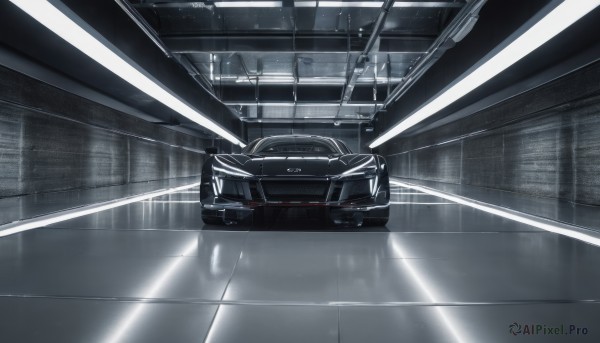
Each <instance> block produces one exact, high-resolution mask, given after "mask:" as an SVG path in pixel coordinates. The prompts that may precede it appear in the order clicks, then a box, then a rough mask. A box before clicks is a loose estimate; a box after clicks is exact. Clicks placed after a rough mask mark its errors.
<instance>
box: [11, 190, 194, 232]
mask: <svg viewBox="0 0 600 343" xmlns="http://www.w3.org/2000/svg"><path fill="white" fill-rule="evenodd" d="M198 186H200V183H199V182H198V183H193V184H190V185H185V186H181V187H177V188H171V189H166V190H160V191H155V192H150V193H146V194H142V195H137V196H133V197H129V198H124V199H119V200H113V201H107V202H103V203H99V204H94V205H88V206H83V207H78V208H75V209H71V210H66V211H61V212H57V213H52V214H48V215H45V216H40V217H36V218H33V219H26V220H21V221H18V222H14V223H9V224H5V225H2V226H0V237H4V236H8V235H13V234H15V233H19V232H23V231H27V230H32V229H36V228H39V227H43V226H48V225H52V224H56V223H59V222H62V221H65V220H69V219H73V218H78V217H82V216H85V215H88V214H92V213H97V212H101V211H106V210H110V209H113V208H115V207H119V206H124V205H129V204H132V203H134V202H138V201H144V200H148V199H151V198H155V197H159V196H162V195H166V194H170V193H175V192H179V191H183V190H186V189H190V188H194V187H198Z"/></svg>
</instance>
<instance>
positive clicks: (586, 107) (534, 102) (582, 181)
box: [383, 63, 600, 205]
mask: <svg viewBox="0 0 600 343" xmlns="http://www.w3.org/2000/svg"><path fill="white" fill-rule="evenodd" d="M598 80H600V63H596V64H594V65H591V66H588V67H586V68H584V69H581V70H579V71H577V72H574V73H572V74H570V75H568V76H566V77H563V78H561V79H558V80H556V81H554V82H552V83H550V84H547V85H545V86H543V87H540V88H538V89H534V90H532V91H530V92H527V93H525V94H522V95H520V96H518V97H515V98H513V99H510V100H507V101H505V102H503V103H501V104H498V105H496V106H494V107H492V108H489V109H487V110H484V111H482V112H480V113H476V114H474V115H472V116H470V117H467V118H464V119H461V120H458V121H457V122H453V123H450V124H447V125H445V126H442V127H440V128H437V129H435V130H431V131H428V132H423V133H420V134H417V135H415V136H412V137H402V138H397V139H395V140H393V141H391V142H390V143H389V144H386V145H385V147H384V150H383V152H384V155H386V158H387V160H388V162H389V164H390V166H391V174H392V175H394V176H399V177H404V178H412V179H422V180H434V181H441V182H448V183H455V184H466V185H474V186H481V187H489V188H496V189H501V190H507V191H513V192H520V193H525V194H531V195H537V196H545V197H555V198H562V199H566V200H569V201H573V202H577V203H583V204H592V205H600V82H598ZM448 141H450V142H448ZM444 142H448V143H444Z"/></svg>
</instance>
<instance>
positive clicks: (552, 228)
mask: <svg viewBox="0 0 600 343" xmlns="http://www.w3.org/2000/svg"><path fill="white" fill-rule="evenodd" d="M390 184H394V185H398V186H402V187H406V188H412V189H414V190H416V191H420V192H424V193H427V194H431V195H435V196H437V197H440V198H443V199H446V200H450V201H454V202H455V203H458V204H461V205H466V206H469V207H472V208H475V209H478V210H481V211H484V212H487V213H491V214H495V215H497V216H500V217H503V218H506V219H510V220H514V221H517V222H519V223H523V224H526V225H531V226H533V227H537V228H538V229H542V230H545V231H549V232H553V233H556V234H559V235H563V236H567V237H571V238H575V239H578V240H581V241H584V242H586V243H590V244H593V245H597V246H600V235H599V236H594V235H592V234H588V233H586V232H585V230H584V229H579V230H578V229H576V228H573V229H568V228H565V227H560V226H556V225H552V224H549V223H546V222H543V221H540V220H535V219H532V218H531V217H533V216H525V215H519V214H517V213H515V212H513V211H510V210H503V209H500V208H498V207H496V206H493V205H484V204H482V203H478V202H476V201H471V200H467V199H465V198H462V197H457V196H453V195H449V194H446V193H442V192H438V191H436V190H433V189H430V188H426V187H421V186H415V185H411V184H407V183H403V182H398V181H390Z"/></svg>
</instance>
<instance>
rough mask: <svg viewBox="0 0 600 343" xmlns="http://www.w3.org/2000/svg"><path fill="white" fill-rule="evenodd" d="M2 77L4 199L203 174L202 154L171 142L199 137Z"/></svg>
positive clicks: (0, 181)
mask: <svg viewBox="0 0 600 343" xmlns="http://www.w3.org/2000/svg"><path fill="white" fill-rule="evenodd" d="M0 74H2V76H4V78H1V80H0V197H4V196H14V195H21V194H32V193H42V192H50V191H60V190H68V189H76V188H90V187H101V186H107V185H118V184H125V183H129V182H142V181H149V180H160V179H166V178H174V177H184V176H194V175H199V174H200V170H201V165H202V160H203V154H201V153H199V152H194V151H190V150H186V149H184V148H183V147H177V146H175V147H174V146H173V145H175V144H178V143H185V144H187V143H189V144H190V145H191V146H190V148H198V147H201V146H202V145H203V143H201V142H199V141H197V140H195V139H194V138H192V137H190V136H187V135H185V134H179V133H177V132H174V131H171V130H168V129H165V128H162V127H159V126H156V125H153V124H150V123H148V122H144V121H141V120H139V119H137V118H133V117H131V116H128V115H126V114H124V113H120V112H116V111H114V110H111V109H109V108H107V107H104V106H100V105H98V104H94V103H91V102H89V101H87V100H85V99H82V98H79V97H76V96H73V95H72V94H68V93H65V92H63V91H60V90H58V89H56V88H52V87H49V86H48V85H45V84H41V83H39V82H37V81H35V80H32V79H28V78H26V77H24V76H22V75H20V74H16V73H14V72H11V71H8V70H6V69H3V68H0ZM141 137H145V138H146V139H144V138H141Z"/></svg>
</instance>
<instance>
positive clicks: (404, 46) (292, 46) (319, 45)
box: [161, 34, 434, 54]
mask: <svg viewBox="0 0 600 343" xmlns="http://www.w3.org/2000/svg"><path fill="white" fill-rule="evenodd" d="M379 38H380V40H379V52H384V53H423V52H425V51H427V49H428V48H429V47H430V46H431V44H432V43H433V42H434V38H432V37H402V36H395V37H389V36H380V37H379ZM161 39H162V41H163V43H164V44H165V45H166V46H167V48H168V49H169V50H170V51H171V52H172V53H175V54H182V53H219V52H223V53H234V52H252V53H266V52H295V53H298V54H302V53H344V54H345V53H347V52H348V37H347V36H346V35H343V36H334V35H327V36H314V35H307V36H299V35H296V37H295V38H294V37H293V35H292V34H290V35H272V34H271V35H268V34H265V35H247V36H246V35H243V36H242V35H233V36H228V35H220V34H219V35H202V36H199V35H193V36H189V35H185V36H183V35H182V36H162V37H161ZM351 43H352V44H351V46H352V47H356V48H355V49H356V50H355V51H351V53H352V52H355V53H359V52H363V51H364V50H365V47H366V46H367V44H368V39H367V38H360V37H357V36H356V37H351Z"/></svg>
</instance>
